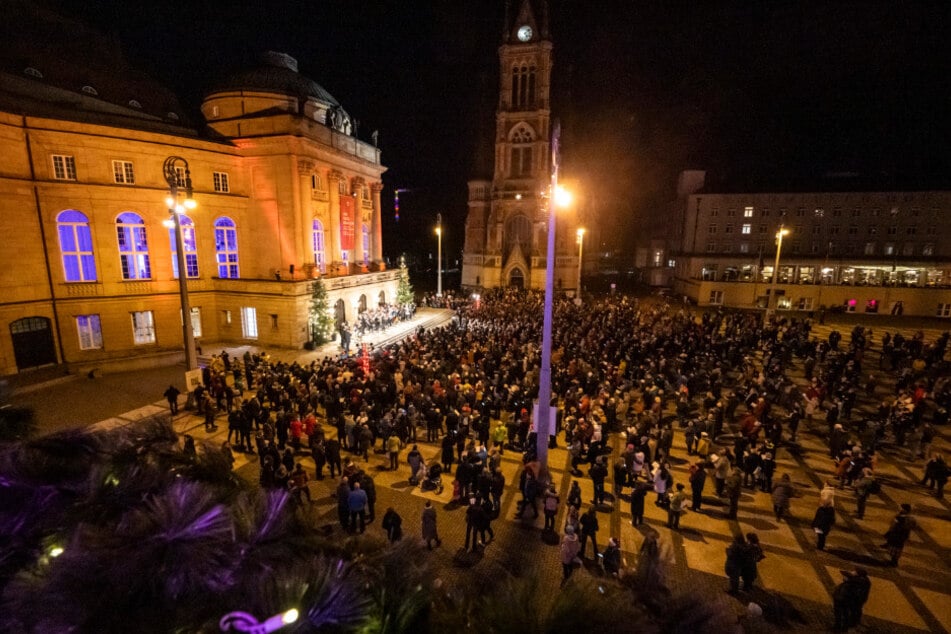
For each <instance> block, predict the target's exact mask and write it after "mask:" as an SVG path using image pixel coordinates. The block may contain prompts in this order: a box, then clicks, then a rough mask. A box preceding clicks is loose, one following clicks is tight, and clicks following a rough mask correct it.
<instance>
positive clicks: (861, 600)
mask: <svg viewBox="0 0 951 634" xmlns="http://www.w3.org/2000/svg"><path fill="white" fill-rule="evenodd" d="M839 572H841V573H842V583H840V584H839V585H837V586H836V587H835V590H833V591H832V613H833V616H834V619H835V623H834V624H833V626H832V631H833V632H844V631H845V630H847V629H849V628H850V627H857V626H858V625H860V624H861V622H862V608H863V607H864V606H865V602H866V601H868V595H869V592H870V591H871V589H872V582H871V580H870V579H869V578H868V571H867V570H865V568H862V567H861V566H859V567H856V568H855V570H840V571H839Z"/></svg>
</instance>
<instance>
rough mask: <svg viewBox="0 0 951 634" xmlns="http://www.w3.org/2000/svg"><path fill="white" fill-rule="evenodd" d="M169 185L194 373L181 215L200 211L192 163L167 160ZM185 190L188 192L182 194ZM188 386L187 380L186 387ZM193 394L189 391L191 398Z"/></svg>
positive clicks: (189, 358)
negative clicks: (181, 196) (181, 169)
mask: <svg viewBox="0 0 951 634" xmlns="http://www.w3.org/2000/svg"><path fill="white" fill-rule="evenodd" d="M179 163H181V164H182V165H183V166H184V169H185V177H184V179H180V178H179V172H178V171H177V170H176V169H175V168H176V167H177V165H178V164H179ZM164 172H165V181H166V182H167V183H168V197H167V198H166V199H165V202H166V204H167V205H168V213H169V215H170V216H171V222H172V226H173V227H174V228H175V250H176V254H175V255H176V259H177V260H178V293H179V296H180V298H181V305H182V334H183V337H184V342H185V372H186V374H187V373H188V371H189V370H194V369H195V368H197V367H198V357H197V355H196V354H195V331H194V330H193V329H192V311H191V307H190V306H189V304H188V282H187V281H186V280H187V278H188V269H187V268H186V265H185V245H184V240H183V239H182V222H181V215H182V214H184V213H185V210H186V209H194V208H195V207H197V203H196V202H195V199H194V198H192V177H191V172H190V171H189V170H188V161H186V160H185V159H183V158H181V157H180V156H170V157H168V158H167V159H165V166H164ZM182 190H184V191H182ZM179 194H184V199H183V200H181V201H179ZM187 384H188V382H187V380H186V385H187ZM190 394H191V391H190V390H189V395H190Z"/></svg>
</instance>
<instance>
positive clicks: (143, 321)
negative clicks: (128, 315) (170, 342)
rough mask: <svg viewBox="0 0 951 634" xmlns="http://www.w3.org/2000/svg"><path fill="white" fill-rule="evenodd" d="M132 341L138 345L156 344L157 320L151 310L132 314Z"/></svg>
mask: <svg viewBox="0 0 951 634" xmlns="http://www.w3.org/2000/svg"><path fill="white" fill-rule="evenodd" d="M132 340H133V341H134V342H135V343H136V344H137V345H138V344H143V343H155V318H154V317H153V316H152V311H151V310H143V311H139V312H135V313H132Z"/></svg>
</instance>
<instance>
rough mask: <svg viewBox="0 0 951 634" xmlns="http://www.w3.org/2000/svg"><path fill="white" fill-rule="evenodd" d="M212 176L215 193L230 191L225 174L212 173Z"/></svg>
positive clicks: (226, 174)
mask: <svg viewBox="0 0 951 634" xmlns="http://www.w3.org/2000/svg"><path fill="white" fill-rule="evenodd" d="M212 176H214V180H215V191H216V192H222V193H228V192H230V191H231V185H230V184H229V183H228V173H227V172H214V173H213V174H212Z"/></svg>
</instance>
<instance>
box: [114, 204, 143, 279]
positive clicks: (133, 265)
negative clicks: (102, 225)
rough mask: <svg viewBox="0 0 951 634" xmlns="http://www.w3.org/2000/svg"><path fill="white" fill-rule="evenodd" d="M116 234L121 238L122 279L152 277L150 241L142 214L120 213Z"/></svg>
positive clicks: (120, 262)
mask: <svg viewBox="0 0 951 634" xmlns="http://www.w3.org/2000/svg"><path fill="white" fill-rule="evenodd" d="M116 235H117V236H118V238H119V264H120V265H121V266H122V279H124V280H148V279H151V277H152V267H151V265H150V264H149V241H148V238H147V236H146V234H145V221H144V220H142V216H140V215H139V214H134V213H132V212H131V211H127V212H125V213H122V214H119V217H118V218H117V219H116Z"/></svg>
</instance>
